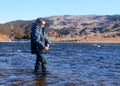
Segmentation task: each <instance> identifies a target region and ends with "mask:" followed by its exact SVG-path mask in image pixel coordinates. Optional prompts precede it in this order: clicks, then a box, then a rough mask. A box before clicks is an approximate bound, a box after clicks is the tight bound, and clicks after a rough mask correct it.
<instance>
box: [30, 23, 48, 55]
mask: <svg viewBox="0 0 120 86" xmlns="http://www.w3.org/2000/svg"><path fill="white" fill-rule="evenodd" d="M47 44H50V40H49V38H48V36H47V35H46V34H45V32H44V28H42V27H39V26H38V25H37V23H33V24H32V27H31V53H32V54H36V53H37V50H39V51H41V50H43V49H44V48H45V46H47Z"/></svg>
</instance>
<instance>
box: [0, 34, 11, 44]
mask: <svg viewBox="0 0 120 86" xmlns="http://www.w3.org/2000/svg"><path fill="white" fill-rule="evenodd" d="M8 41H10V39H9V37H8V36H6V35H2V34H0V42H8Z"/></svg>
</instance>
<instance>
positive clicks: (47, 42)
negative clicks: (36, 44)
mask: <svg viewBox="0 0 120 86" xmlns="http://www.w3.org/2000/svg"><path fill="white" fill-rule="evenodd" d="M45 44H51V42H50V39H49V38H48V36H47V35H46V34H45Z"/></svg>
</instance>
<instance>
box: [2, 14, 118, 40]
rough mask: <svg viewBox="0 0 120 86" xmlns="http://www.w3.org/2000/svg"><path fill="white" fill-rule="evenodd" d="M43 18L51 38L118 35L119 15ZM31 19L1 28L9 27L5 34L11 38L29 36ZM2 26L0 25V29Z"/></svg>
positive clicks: (110, 36) (17, 21)
mask: <svg viewBox="0 0 120 86" xmlns="http://www.w3.org/2000/svg"><path fill="white" fill-rule="evenodd" d="M44 19H45V20H46V21H47V23H46V28H48V29H46V31H47V34H48V35H49V36H50V37H51V38H53V39H54V38H67V39H73V38H81V39H84V40H85V39H88V38H89V39H91V38H119V37H120V15H76V16H73V15H64V16H50V17H45V18H44ZM33 21H34V20H31V21H23V20H16V21H11V22H8V23H5V24H4V26H5V27H3V25H2V28H7V29H8V28H9V31H10V32H9V33H7V35H8V36H9V37H12V38H13V39H16V38H20V39H21V38H30V35H29V34H30V27H31V24H32V22H33ZM2 28H1V25H0V30H1V29H2ZM17 31H19V33H18V32H17ZM15 34H16V35H15ZM18 34H19V35H18ZM13 36H14V37H13Z"/></svg>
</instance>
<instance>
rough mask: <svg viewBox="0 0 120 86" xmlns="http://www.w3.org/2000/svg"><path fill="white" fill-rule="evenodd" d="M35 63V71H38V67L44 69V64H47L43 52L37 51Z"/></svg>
mask: <svg viewBox="0 0 120 86" xmlns="http://www.w3.org/2000/svg"><path fill="white" fill-rule="evenodd" d="M36 57H37V58H36V65H35V71H38V70H39V68H40V67H41V68H42V71H43V72H44V71H46V69H47V68H46V66H47V61H46V58H45V57H44V54H43V53H38V54H36Z"/></svg>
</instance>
